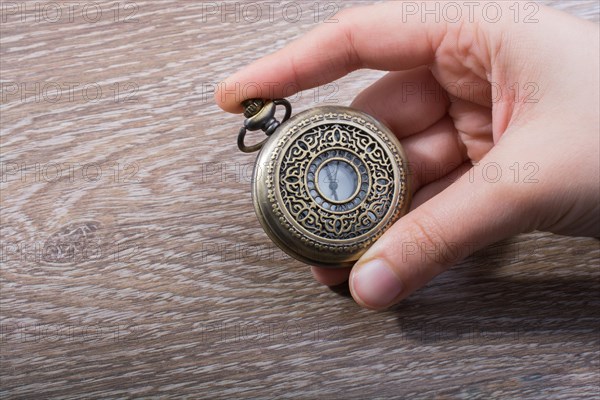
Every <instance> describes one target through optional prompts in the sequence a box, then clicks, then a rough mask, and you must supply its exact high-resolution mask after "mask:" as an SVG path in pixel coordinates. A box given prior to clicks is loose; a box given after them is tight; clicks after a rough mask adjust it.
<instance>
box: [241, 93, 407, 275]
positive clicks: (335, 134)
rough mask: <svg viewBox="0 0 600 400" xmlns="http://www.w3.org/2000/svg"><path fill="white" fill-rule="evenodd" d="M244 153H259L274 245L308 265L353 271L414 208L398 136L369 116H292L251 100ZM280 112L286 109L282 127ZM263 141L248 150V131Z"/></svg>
mask: <svg viewBox="0 0 600 400" xmlns="http://www.w3.org/2000/svg"><path fill="white" fill-rule="evenodd" d="M242 105H243V106H244V117H245V118H246V119H245V121H244V125H243V126H242V128H241V129H240V132H239V134H238V147H239V149H240V150H241V151H243V152H246V153H249V152H253V151H260V152H259V154H258V157H257V160H256V164H255V166H254V172H253V179H252V201H253V203H254V210H255V212H256V216H257V217H258V220H259V221H260V224H261V225H262V227H263V229H264V230H265V232H266V233H267V235H268V236H269V237H270V238H271V240H272V241H273V242H274V243H275V244H276V245H277V246H278V247H279V248H281V249H282V250H283V251H284V252H285V253H287V254H288V255H290V256H291V257H294V258H295V259H297V260H300V261H303V262H305V263H307V264H311V265H317V266H321V267H329V268H339V267H350V266H352V265H353V264H354V262H356V261H357V260H358V258H359V257H360V256H361V255H362V254H363V253H364V252H365V251H366V250H367V249H368V248H369V246H370V245H371V244H373V242H374V241H375V240H377V239H378V238H379V237H380V236H381V235H382V234H383V232H385V230H386V229H387V228H389V227H390V226H391V225H392V224H393V223H394V222H395V221H396V220H397V219H398V218H400V217H401V216H403V215H404V214H406V212H407V211H408V208H409V205H410V190H409V188H408V163H407V158H406V154H405V153H404V150H403V149H402V146H401V145H400V143H399V142H398V139H396V137H395V135H394V134H393V133H392V132H391V131H390V130H389V129H388V128H387V127H386V126H385V125H383V124H382V123H380V122H379V121H377V120H376V119H375V118H373V117H371V116H370V115H368V114H366V113H364V112H361V111H358V110H355V109H352V108H349V107H341V106H320V107H315V108H311V109H308V110H306V111H303V112H300V113H298V114H296V115H294V116H291V113H292V107H291V105H290V103H289V102H288V101H287V100H285V99H276V100H262V99H249V100H246V101H244V102H243V103H242ZM277 106H283V107H284V108H285V115H284V117H283V119H282V121H281V122H280V121H278V120H277V119H276V117H275V112H276V109H277ZM258 130H262V131H263V132H264V133H265V134H266V135H267V138H265V139H264V140H263V141H262V142H260V143H258V144H255V145H250V146H248V145H246V144H245V136H246V133H247V131H258Z"/></svg>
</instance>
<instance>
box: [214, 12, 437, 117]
mask: <svg viewBox="0 0 600 400" xmlns="http://www.w3.org/2000/svg"><path fill="white" fill-rule="evenodd" d="M403 7H404V3H396V2H391V3H383V4H376V5H371V6H364V7H357V8H351V9H347V10H344V11H343V12H341V13H340V14H338V15H337V16H336V18H337V20H338V22H337V23H326V24H323V25H321V26H319V27H317V28H316V29H314V30H312V31H310V32H309V33H308V34H306V35H304V36H302V37H301V38H299V39H297V40H295V41H294V42H292V43H290V44H289V45H287V46H285V47H284V48H283V49H281V50H279V51H277V52H275V53H273V54H270V55H268V56H266V57H263V58H261V59H259V60H257V61H255V62H253V63H252V64H250V65H248V66H247V67H245V68H244V69H242V70H241V71H239V72H237V73H235V74H234V75H232V76H230V77H229V78H227V79H225V80H224V81H223V82H221V83H220V84H219V85H218V87H217V90H216V92H215V101H216V102H217V104H218V105H219V107H221V108H222V109H223V110H225V111H228V112H233V113H240V112H242V111H243V109H242V107H241V105H240V104H241V102H242V101H244V100H246V99H248V98H257V97H258V98H271V99H272V98H279V97H287V96H291V95H293V94H294V93H297V92H299V91H301V90H305V89H310V88H313V87H316V86H320V85H323V84H326V83H328V82H331V81H333V80H335V79H338V78H340V77H342V76H344V75H346V74H348V73H349V72H351V71H354V70H356V69H359V68H371V69H380V70H388V71H397V70H406V69H412V68H415V67H418V66H420V65H425V64H430V63H432V62H433V61H434V59H435V49H436V48H437V47H438V46H439V44H440V42H441V41H442V38H443V36H444V33H445V31H446V24H445V23H443V22H442V23H427V22H422V21H421V20H420V19H419V18H406V16H404V20H405V22H403V15H405V10H403Z"/></svg>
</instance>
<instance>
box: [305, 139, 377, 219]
mask: <svg viewBox="0 0 600 400" xmlns="http://www.w3.org/2000/svg"><path fill="white" fill-rule="evenodd" d="M306 186H307V188H308V192H309V194H310V196H311V197H312V198H313V200H314V201H315V203H317V204H318V205H319V206H321V207H323V208H324V209H326V210H328V211H333V212H338V213H339V212H344V211H348V210H351V209H353V208H355V207H356V206H358V205H359V204H360V203H361V202H362V200H364V198H365V196H366V194H367V190H368V188H369V175H368V173H367V168H366V167H365V165H364V163H363V162H362V161H361V159H360V158H359V157H357V156H356V155H354V154H353V153H352V152H350V151H348V150H346V149H343V148H337V149H331V150H326V151H324V152H322V153H321V154H319V155H318V156H317V157H315V158H314V160H313V162H311V163H310V166H309V167H308V173H307V175H306Z"/></svg>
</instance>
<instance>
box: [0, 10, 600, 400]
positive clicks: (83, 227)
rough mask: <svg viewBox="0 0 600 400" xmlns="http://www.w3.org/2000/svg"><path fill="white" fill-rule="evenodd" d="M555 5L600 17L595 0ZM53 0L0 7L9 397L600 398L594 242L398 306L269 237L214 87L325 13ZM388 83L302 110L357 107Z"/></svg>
mask: <svg viewBox="0 0 600 400" xmlns="http://www.w3.org/2000/svg"><path fill="white" fill-rule="evenodd" d="M547 3H549V4H550V5H551V6H554V7H557V8H560V9H564V10H565V11H567V12H571V13H573V14H575V15H579V16H581V17H584V18H587V19H590V20H593V21H595V22H598V12H599V8H598V3H597V2H596V1H585V2H573V1H553V2H547ZM47 4H49V3H44V2H42V3H37V2H27V3H26V5H25V6H26V7H28V8H27V9H28V10H30V11H25V12H24V13H25V14H26V15H25V19H23V18H24V17H23V15H22V13H21V12H20V11H19V8H17V9H16V11H15V8H12V7H13V6H14V5H16V7H20V6H23V5H24V3H22V2H12V3H11V2H2V7H3V8H2V18H3V19H2V24H1V28H0V47H1V48H0V72H1V79H0V81H1V83H2V85H3V86H2V89H3V93H2V96H3V97H2V102H1V108H0V111H1V126H0V128H1V133H2V187H1V188H2V192H1V202H2V212H1V219H2V221H1V222H2V224H1V232H2V269H1V302H0V306H1V309H0V314H1V325H0V327H1V331H0V339H1V341H0V357H1V362H2V370H1V376H0V379H1V382H0V386H1V389H0V390H1V392H0V396H1V397H2V398H81V397H91V398H97V397H118V398H128V397H157V398H158V397H184V396H188V397H205V398H232V397H255V398H267V397H294V398H369V397H379V398H384V397H385V398H394V397H399V398H423V399H431V398H439V399H446V398H475V399H490V398H505V399H520V398H540V399H548V398H565V399H573V398H592V397H594V396H598V395H599V394H600V393H599V390H600V384H599V381H600V375H599V355H600V348H599V346H600V339H599V333H600V331H599V323H600V311H599V310H600V307H599V306H600V299H599V288H600V285H599V275H600V271H599V268H598V263H599V259H600V248H599V244H598V241H597V240H594V239H586V238H568V237H559V236H555V235H550V234H544V233H532V234H528V235H520V236H518V237H515V238H512V239H510V240H507V241H504V242H502V243H498V244H496V245H494V246H491V247H489V248H487V249H485V250H483V251H480V252H478V253H477V254H475V255H474V256H472V257H470V258H468V259H467V260H466V261H464V262H462V263H461V264H459V265H457V266H456V267H455V268H454V269H452V270H451V271H449V272H448V273H446V274H443V275H442V276H440V277H439V278H437V279H435V280H434V281H433V282H432V283H430V284H429V285H428V286H427V287H425V288H424V289H422V290H420V291H419V292H418V293H416V294H415V295H413V296H412V297H410V298H409V299H408V300H406V301H404V302H403V303H402V304H401V305H400V306H398V307H396V308H394V309H392V310H390V311H387V312H382V313H374V312H370V311H367V310H362V309H360V308H359V307H358V306H357V305H355V304H354V302H353V301H352V300H351V299H350V298H349V297H348V294H347V290H345V289H344V288H339V289H336V290H328V289H327V288H324V287H321V286H319V285H318V284H317V283H315V282H314V281H313V279H312V277H311V275H310V272H309V270H308V268H307V267H306V266H305V265H302V264H301V263H299V262H296V261H294V260H291V259H290V258H289V257H287V256H285V255H284V254H283V253H282V252H281V251H279V250H278V249H277V248H275V247H274V246H273V245H272V244H271V243H270V242H269V240H268V239H267V236H266V235H265V234H264V232H263V231H262V230H261V228H260V226H259V224H258V222H257V220H256V217H255V215H254V213H253V208H252V203H251V199H250V190H249V188H250V173H251V169H252V165H253V164H252V163H253V160H254V157H255V155H243V154H241V153H239V152H238V150H237V148H236V144H235V134H236V131H237V128H238V126H239V125H240V123H241V120H240V118H239V116H234V115H226V114H224V113H223V112H221V111H220V110H219V109H218V108H217V107H216V106H215V105H214V104H213V102H212V89H213V88H214V84H216V83H217V82H219V81H220V80H221V79H223V78H225V77H226V76H227V75H229V74H230V73H232V72H234V71H236V70H237V69H238V68H240V67H242V66H243V65H246V64H247V63H248V62H250V61H251V60H253V59H254V58H255V57H256V56H257V55H258V54H266V53H269V52H271V51H273V50H275V49H277V48H280V47H282V46H283V45H284V44H285V43H287V42H289V41H290V40H291V39H293V38H295V37H297V36H299V35H301V34H302V33H304V32H306V31H307V30H308V29H310V28H311V27H312V26H313V25H315V21H314V19H315V18H314V17H315V15H314V11H313V9H311V8H310V7H311V6H312V5H313V4H312V2H304V3H298V4H299V5H300V8H301V10H302V11H303V14H302V16H301V18H300V20H299V21H297V22H289V21H286V19H285V18H283V12H284V3H282V4H281V5H278V6H275V8H274V16H273V22H270V21H269V18H267V17H266V16H263V17H262V18H260V20H259V21H257V22H248V21H247V20H244V19H243V15H242V14H240V13H241V12H242V11H241V9H240V11H238V16H239V15H241V16H242V20H241V21H239V22H236V21H235V20H234V17H235V15H229V16H227V15H226V16H225V20H224V21H222V20H221V16H220V14H216V15H213V14H212V12H213V10H214V9H213V8H207V3H206V2H192V1H170V0H168V1H167V0H165V1H160V2H151V1H136V2H134V3H133V2H132V3H116V6H115V2H114V1H99V2H97V3H88V2H79V6H78V7H76V8H74V9H72V13H71V12H70V11H69V9H66V8H65V6H64V4H65V3H59V4H63V6H61V7H63V10H62V12H63V14H62V16H61V17H60V18H58V19H57V14H56V12H57V11H56V10H55V9H54V10H53V9H52V8H51V7H47ZM54 4H56V3H54ZM233 4H234V3H228V5H229V6H230V7H231V8H233V7H235V6H234V5H233ZM328 4H329V3H319V7H321V13H320V15H319V18H317V20H319V21H322V20H323V19H324V18H325V17H326V15H327V13H326V12H327V11H329V10H328V9H325V6H327V5H328ZM208 5H209V6H211V7H212V3H208ZM217 5H218V6H219V7H220V6H221V3H220V2H219V3H217ZM242 5H243V4H242ZM346 5H351V3H350V2H347V3H346V2H345V3H344V6H346ZM36 6H39V11H36V10H38V9H36V8H35V7H36ZM86 6H87V8H85V7H86ZM84 8H85V10H84ZM97 9H100V10H101V12H102V14H101V15H99V14H98V13H97ZM31 10H33V11H31ZM117 11H118V13H117ZM251 12H252V10H247V13H248V14H246V17H247V19H250V20H251V19H253V18H254V17H253V15H255V14H251ZM288 12H289V14H287V17H288V19H294V18H295V17H294V14H293V12H294V10H292V9H289V10H288ZM70 15H72V18H71V17H70ZM36 18H37V19H38V20H36ZM134 20H136V21H137V22H134ZM380 75H381V73H379V72H370V71H359V72H355V73H352V74H350V75H349V76H347V77H345V78H343V79H341V80H340V81H339V82H338V86H337V89H338V90H337V92H335V93H333V92H332V91H331V89H327V90H323V89H321V90H322V91H319V90H317V89H315V90H313V91H307V92H305V93H303V94H302V95H301V96H299V97H297V98H295V99H294V102H293V104H294V107H295V108H296V109H297V110H300V109H304V108H306V107H309V106H311V105H313V104H316V103H322V102H323V101H325V100H327V101H334V100H335V101H338V102H339V104H348V103H349V102H350V101H351V99H352V98H353V97H354V96H355V95H356V94H357V93H358V92H359V90H360V89H361V88H363V87H365V86H367V85H368V84H369V83H370V82H372V81H373V80H374V79H376V78H377V77H379V76H380Z"/></svg>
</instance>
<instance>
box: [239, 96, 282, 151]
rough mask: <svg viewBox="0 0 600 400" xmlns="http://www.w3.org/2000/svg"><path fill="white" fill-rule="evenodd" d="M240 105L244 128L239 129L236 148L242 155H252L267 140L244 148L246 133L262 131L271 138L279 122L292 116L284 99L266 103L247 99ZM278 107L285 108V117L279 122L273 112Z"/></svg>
mask: <svg viewBox="0 0 600 400" xmlns="http://www.w3.org/2000/svg"><path fill="white" fill-rule="evenodd" d="M242 105H243V106H244V108H245V109H244V116H245V117H246V120H245V121H244V126H242V128H241V129H240V133H239V134H238V140H237V144H238V148H239V149H240V150H241V151H243V152H244V153H252V152H255V151H258V150H260V148H261V147H262V146H263V144H265V142H266V141H267V139H264V140H263V141H262V142H260V143H257V144H254V145H252V146H246V144H245V143H244V138H245V137H246V131H257V130H262V131H263V132H265V134H266V135H267V136H271V135H272V134H273V132H275V130H276V129H277V128H278V127H279V125H280V124H281V122H284V121H286V120H287V119H288V118H290V115H291V114H292V106H291V105H290V103H289V102H288V101H287V100H285V99H277V100H273V101H270V100H267V101H266V102H265V101H263V100H261V99H249V100H245V101H244V102H243V103H242ZM278 105H282V106H284V107H285V116H284V117H283V120H282V121H281V122H279V121H277V119H276V118H275V111H276V107H277V106H278Z"/></svg>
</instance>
